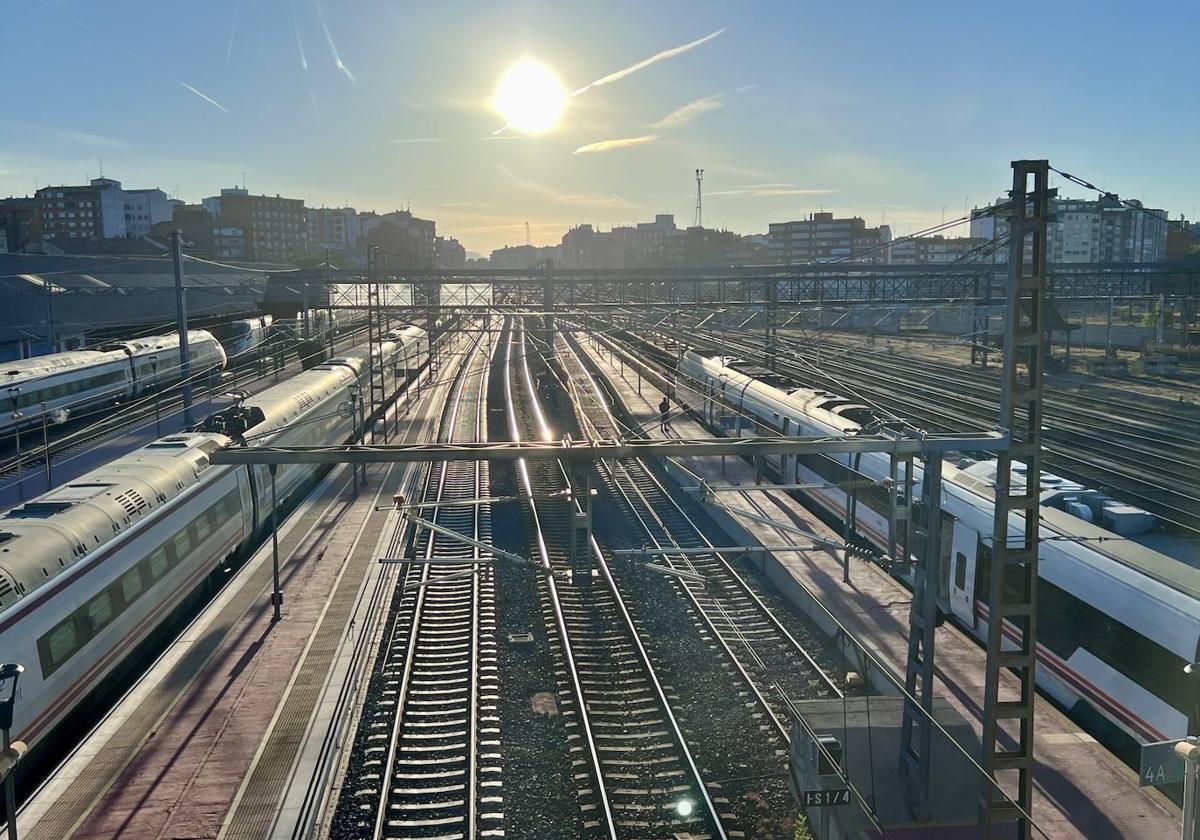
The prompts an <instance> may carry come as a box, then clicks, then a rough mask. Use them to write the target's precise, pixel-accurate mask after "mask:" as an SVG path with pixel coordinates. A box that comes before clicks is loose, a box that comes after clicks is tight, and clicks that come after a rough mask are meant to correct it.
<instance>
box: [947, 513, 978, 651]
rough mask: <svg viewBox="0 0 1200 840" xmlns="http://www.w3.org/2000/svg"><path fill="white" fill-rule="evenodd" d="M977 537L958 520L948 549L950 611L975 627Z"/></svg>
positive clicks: (968, 624)
mask: <svg viewBox="0 0 1200 840" xmlns="http://www.w3.org/2000/svg"><path fill="white" fill-rule="evenodd" d="M978 547H979V535H978V534H977V533H975V531H973V530H972V529H971V528H969V527H967V526H966V525H964V524H962V523H961V522H959V521H958V520H955V522H954V538H953V540H952V543H951V548H950V611H951V612H952V613H954V615H956V616H958V618H959V619H960V620H961V621H963V622H965V623H966V625H967V626H968V627H971V628H974V627H975V551H976V549H977V548H978Z"/></svg>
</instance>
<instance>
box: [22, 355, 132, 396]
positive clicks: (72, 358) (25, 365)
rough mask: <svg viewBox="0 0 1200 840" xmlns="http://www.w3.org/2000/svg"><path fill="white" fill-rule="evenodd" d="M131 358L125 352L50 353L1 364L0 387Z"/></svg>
mask: <svg viewBox="0 0 1200 840" xmlns="http://www.w3.org/2000/svg"><path fill="white" fill-rule="evenodd" d="M128 358H129V354H128V353H126V352H125V351H124V350H117V349H103V350H69V351H67V352H66V353H49V354H47V355H45V356H34V357H33V358H31V359H16V360H13V361H10V362H3V363H0V387H5V388H10V387H12V386H14V385H19V384H20V383H22V382H27V381H29V380H31V379H40V378H41V377H43V376H49V375H51V374H54V373H61V372H63V371H65V370H70V369H72V368H76V367H80V366H82V365H95V364H101V363H103V362H119V361H124V360H125V359H128Z"/></svg>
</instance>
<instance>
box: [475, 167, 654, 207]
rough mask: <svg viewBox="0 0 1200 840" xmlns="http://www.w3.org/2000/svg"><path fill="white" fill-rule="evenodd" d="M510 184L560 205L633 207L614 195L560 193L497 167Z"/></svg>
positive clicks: (505, 168) (504, 168) (538, 182)
mask: <svg viewBox="0 0 1200 840" xmlns="http://www.w3.org/2000/svg"><path fill="white" fill-rule="evenodd" d="M498 168H499V170H500V171H501V172H503V173H504V175H505V177H507V178H508V179H509V180H510V181H511V182H512V183H513V186H515V187H518V188H520V189H523V190H525V191H527V192H531V193H535V194H537V195H540V196H542V197H543V198H548V199H550V200H551V201H557V202H560V203H562V204H593V205H600V206H622V207H633V206H634V205H633V204H632V203H631V202H629V201H626V200H625V199H624V198H622V197H621V196H619V195H616V194H615V193H612V194H607V195H606V194H604V193H560V192H559V191H558V190H556V189H554V188H553V187H550V186H548V185H546V184H543V183H541V182H540V181H530V180H527V179H525V178H521V177H518V176H517V175H516V174H515V173H514V172H512V170H510V169H508V168H507V167H504V166H501V167H498Z"/></svg>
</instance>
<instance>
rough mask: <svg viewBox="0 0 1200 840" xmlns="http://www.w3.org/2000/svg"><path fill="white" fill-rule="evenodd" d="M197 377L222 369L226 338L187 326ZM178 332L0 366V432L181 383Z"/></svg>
mask: <svg viewBox="0 0 1200 840" xmlns="http://www.w3.org/2000/svg"><path fill="white" fill-rule="evenodd" d="M188 359H189V361H190V362H191V373H192V376H199V375H202V374H204V373H205V372H206V371H211V370H220V369H221V368H224V367H225V363H226V361H227V359H226V356H225V350H224V349H223V348H222V347H221V343H220V342H219V341H217V340H216V339H215V338H213V336H212V333H210V332H208V331H206V330H188ZM179 379H180V374H179V336H178V335H177V334H175V333H171V334H168V335H156V336H151V337H149V338H136V339H132V340H129V341H114V342H111V343H109V344H102V345H99V346H98V347H96V348H95V349H93V350H71V351H68V352H66V353H51V354H49V355H46V356H35V357H34V358H32V359H21V360H19V361H12V362H4V363H3V365H2V366H0V409H3V410H0V434H4V433H6V432H11V431H12V430H13V429H15V428H17V427H18V426H26V425H34V424H38V423H41V418H42V404H43V403H45V407H46V411H47V412H53V411H55V410H57V409H69V410H70V411H71V413H73V414H79V413H80V412H83V411H85V410H87V409H88V408H93V407H96V406H104V405H110V404H112V403H115V402H120V401H122V400H127V399H131V398H133V397H137V396H140V395H141V394H145V393H149V392H151V391H152V390H154V388H155V387H158V388H160V389H161V388H166V387H168V386H170V385H174V384H175V383H177V382H179Z"/></svg>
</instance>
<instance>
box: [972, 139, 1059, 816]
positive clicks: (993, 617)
mask: <svg viewBox="0 0 1200 840" xmlns="http://www.w3.org/2000/svg"><path fill="white" fill-rule="evenodd" d="M1012 169H1013V188H1012V190H1011V191H1010V192H1009V197H1010V198H1011V203H1012V210H1011V215H1010V216H1009V219H1010V221H1009V230H1010V231H1011V238H1010V240H1009V245H1008V248H1009V250H1008V286H1007V288H1006V290H1005V303H1006V309H1005V318H1004V345H1003V346H1004V363H1003V369H1002V374H1001V379H1000V383H1001V391H1000V417H999V424H998V425H999V427H1000V428H1002V429H1007V430H1008V433H1009V436H1010V439H1009V448H1008V449H1006V450H1004V451H1001V452H999V453H997V457H996V483H995V506H994V509H993V519H992V535H991V543H992V568H991V580H990V581H989V585H988V618H987V674H986V679H985V683H984V693H983V739H982V740H983V755H982V762H981V763H982V764H983V769H984V771H985V772H986V776H985V778H984V780H983V785H982V790H981V792H980V810H979V821H980V828H981V829H982V831H981V833H982V837H983V840H993V839H994V838H996V837H999V836H1004V837H1012V836H1015V837H1016V838H1017V840H1032V837H1033V833H1034V826H1033V819H1032V809H1033V769H1034V754H1033V753H1034V738H1033V732H1034V729H1033V722H1034V721H1033V713H1034V703H1035V701H1036V698H1037V688H1036V675H1037V618H1038V615H1037V611H1038V549H1039V538H1038V526H1039V523H1040V520H1041V483H1042V481H1041V475H1042V470H1041V467H1042V416H1043V414H1042V372H1043V368H1044V364H1045V346H1046V317H1045V315H1046V282H1047V279H1046V226H1047V221H1048V220H1049V217H1050V207H1051V201H1052V200H1053V198H1054V196H1055V193H1056V190H1054V189H1051V188H1050V184H1049V181H1050V163H1049V161H1045V160H1017V161H1013V164H1012ZM1031 182H1032V183H1031ZM1026 240H1029V241H1030V244H1031V245H1032V247H1031V249H1030V254H1029V256H1028V257H1026V254H1025V242H1026ZM1022 368H1024V376H1022V375H1021V371H1022ZM1014 461H1023V462H1024V463H1025V466H1026V473H1025V480H1024V482H1023V485H1024V486H1021V487H1017V488H1015V489H1016V492H1015V493H1014V492H1012V491H1013V489H1014V488H1013V487H1012V484H1013V462H1014ZM1010 530H1011V531H1012V532H1013V533H1010ZM1006 629H1007V631H1008V632H1010V633H1011V634H1012V635H1013V638H1012V639H1006V638H1005V631H1006ZM1006 642H1008V643H1009V644H1005V643H1006ZM1009 678H1012V679H1015V681H1016V686H1015V689H1016V690H1015V691H1014V690H1013V688H1014V687H1005V688H1004V689H1002V688H1001V681H1002V680H1004V679H1009ZM1014 730H1015V731H1014ZM1011 822H1015V823H1016V833H1015V835H1014V834H1012V833H1011V831H1010V827H1009V826H1006V825H1004V824H1006V823H1011Z"/></svg>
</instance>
